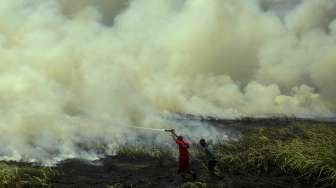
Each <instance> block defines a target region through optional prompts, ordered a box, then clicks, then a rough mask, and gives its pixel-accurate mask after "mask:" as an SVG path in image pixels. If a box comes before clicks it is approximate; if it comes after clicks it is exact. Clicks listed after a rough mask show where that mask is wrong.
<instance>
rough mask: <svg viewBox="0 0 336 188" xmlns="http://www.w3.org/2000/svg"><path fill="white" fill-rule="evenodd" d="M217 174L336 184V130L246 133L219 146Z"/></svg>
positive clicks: (300, 127)
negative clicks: (260, 176) (236, 139)
mask: <svg viewBox="0 0 336 188" xmlns="http://www.w3.org/2000/svg"><path fill="white" fill-rule="evenodd" d="M217 152H218V155H219V166H218V173H219V174H224V173H227V172H231V173H239V174H256V175H258V174H259V175H260V174H271V175H278V176H281V175H290V176H294V177H296V178H297V179H298V180H299V181H301V182H304V183H308V184H315V185H334V184H335V183H336V127H332V126H303V125H295V126H288V127H276V128H274V127H273V128H261V129H257V130H250V131H246V132H245V133H244V134H243V136H242V138H241V139H239V140H238V141H229V142H226V143H222V144H219V145H218V146H217Z"/></svg>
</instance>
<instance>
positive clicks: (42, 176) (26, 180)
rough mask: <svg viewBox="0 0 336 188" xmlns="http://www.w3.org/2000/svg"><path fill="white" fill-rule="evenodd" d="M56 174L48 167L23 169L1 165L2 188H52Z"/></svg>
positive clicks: (0, 180)
mask: <svg viewBox="0 0 336 188" xmlns="http://www.w3.org/2000/svg"><path fill="white" fill-rule="evenodd" d="M54 175H55V172H54V171H53V170H51V169H50V168H47V167H34V168H33V167H23V166H20V167H19V166H16V165H8V164H5V163H0V187H18V188H20V187H50V186H51V185H50V179H51V178H52V177H53V176H54Z"/></svg>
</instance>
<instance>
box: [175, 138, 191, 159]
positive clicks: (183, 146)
mask: <svg viewBox="0 0 336 188" xmlns="http://www.w3.org/2000/svg"><path fill="white" fill-rule="evenodd" d="M176 144H177V145H178V146H179V151H180V157H189V152H188V148H189V144H188V143H187V142H185V141H181V140H176Z"/></svg>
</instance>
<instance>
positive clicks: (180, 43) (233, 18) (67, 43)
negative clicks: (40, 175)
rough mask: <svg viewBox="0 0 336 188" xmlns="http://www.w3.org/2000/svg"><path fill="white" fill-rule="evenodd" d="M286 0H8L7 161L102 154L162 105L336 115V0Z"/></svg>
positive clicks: (165, 108)
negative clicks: (98, 150)
mask: <svg viewBox="0 0 336 188" xmlns="http://www.w3.org/2000/svg"><path fill="white" fill-rule="evenodd" d="M279 2H280V1H258V0H250V1H245V0H129V1H123V0H113V1H107V0H103V1H98V0H97V1H96V0H92V1H90V0H85V1H80V2H78V1H65V0H3V1H1V2H0V23H1V24H0V71H1V74H0V103H1V107H0V110H1V113H0V115H1V122H0V134H1V136H0V141H1V143H2V145H3V147H1V149H0V156H1V158H2V159H5V160H26V161H42V162H50V161H58V160H62V159H64V158H70V157H84V158H91V157H95V156H96V154H95V152H92V153H90V152H86V151H82V150H81V149H80V148H81V147H78V145H81V143H94V144H92V145H95V143H104V144H105V145H107V148H108V149H107V150H111V152H112V150H113V148H115V147H117V146H118V145H120V144H123V143H124V142H125V141H130V140H132V139H134V138H136V137H137V133H136V131H132V130H130V129H127V128H126V127H125V126H127V125H136V126H144V127H154V128H165V127H167V125H169V127H174V126H175V127H176V126H177V125H176V124H171V122H168V123H167V122H166V121H165V120H164V119H162V118H161V115H158V114H169V113H188V114H200V115H209V116H215V117H221V118H234V117H240V116H260V115H263V116H267V115H269V114H272V115H274V114H282V115H290V116H293V115H294V116H298V117H311V118H323V117H334V116H335V110H336V101H335V98H334V95H335V92H336V86H335V84H334V83H335V81H336V80H335V77H334V74H335V71H336V55H335V53H334V52H335V49H336V42H335V40H336V19H335V18H336V15H335V7H336V2H335V1H333V0H323V1H315V0H303V1H295V2H296V3H293V4H291V3H288V4H286V5H285V4H282V3H279ZM284 2H287V1H284ZM288 2H289V1H288ZM275 5H276V6H275ZM279 7H280V8H279ZM102 116H104V118H102ZM106 117H108V118H106ZM106 119H108V120H106ZM179 127H180V126H179ZM183 129H185V128H183ZM190 130H192V129H190ZM192 132H193V131H192ZM196 132H199V133H202V134H210V135H212V132H211V131H209V129H204V128H202V127H201V126H200V128H199V131H195V135H197V134H196ZM213 132H215V133H216V132H217V131H213ZM193 133H194V132H193ZM156 139H157V140H158V142H159V143H165V141H164V140H165V137H164V136H158V137H157V138H156Z"/></svg>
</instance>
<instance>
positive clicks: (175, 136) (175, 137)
mask: <svg viewBox="0 0 336 188" xmlns="http://www.w3.org/2000/svg"><path fill="white" fill-rule="evenodd" d="M166 131H167V132H170V133H171V137H172V138H173V140H174V141H176V140H177V135H176V133H175V129H172V130H166Z"/></svg>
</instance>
